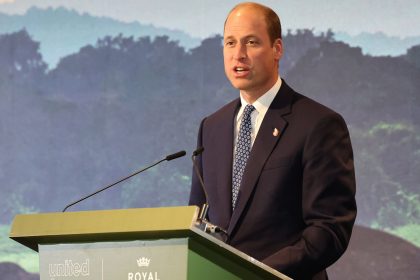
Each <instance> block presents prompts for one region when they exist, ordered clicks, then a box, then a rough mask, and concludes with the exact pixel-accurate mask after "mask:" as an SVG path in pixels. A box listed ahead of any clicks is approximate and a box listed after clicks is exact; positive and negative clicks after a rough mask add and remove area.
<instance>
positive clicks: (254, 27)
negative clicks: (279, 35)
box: [224, 8, 268, 37]
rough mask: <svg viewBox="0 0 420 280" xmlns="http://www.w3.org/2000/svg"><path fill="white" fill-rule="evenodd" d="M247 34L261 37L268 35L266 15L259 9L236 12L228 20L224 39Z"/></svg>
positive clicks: (245, 9) (244, 9)
mask: <svg viewBox="0 0 420 280" xmlns="http://www.w3.org/2000/svg"><path fill="white" fill-rule="evenodd" d="M247 33H250V34H251V33H252V34H254V35H260V36H264V35H265V34H267V35H268V32H267V24H266V21H265V19H264V14H263V13H262V12H261V11H260V10H259V9H252V8H243V9H238V10H234V11H232V12H231V13H230V14H229V16H228V18H227V19H226V23H225V29H224V37H229V36H242V35H244V36H246V35H248V34H247Z"/></svg>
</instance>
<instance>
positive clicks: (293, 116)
mask: <svg viewBox="0 0 420 280" xmlns="http://www.w3.org/2000/svg"><path fill="white" fill-rule="evenodd" d="M239 107H240V100H239V98H238V99H236V100H234V101H232V102H231V103H229V104H227V105H226V106H224V107H223V108H221V109H220V110H218V111H217V112H215V113H214V114H212V115H210V116H209V117H207V118H205V119H204V120H203V121H202V123H201V126H200V130H199V135H198V141H197V142H198V144H197V146H198V147H200V146H202V147H204V152H203V154H202V155H201V156H200V157H199V158H198V159H197V161H198V162H197V163H198V165H199V168H200V172H201V174H202V176H203V179H204V184H205V186H206V191H207V193H208V202H209V205H210V209H209V213H208V219H209V221H210V222H212V223H213V224H216V225H218V226H221V227H222V228H225V229H226V230H227V232H228V238H227V239H226V240H225V241H226V242H227V243H228V244H230V245H232V246H233V247H235V248H237V249H239V250H241V251H243V252H245V253H246V254H248V255H250V256H252V257H254V258H256V259H258V260H260V261H262V262H263V263H265V264H267V265H269V266H271V267H273V268H275V269H277V270H279V271H280V272H282V273H284V274H286V275H289V276H291V277H293V278H296V279H327V275H326V271H325V269H326V267H328V266H329V265H331V264H332V263H333V262H335V261H336V260H337V259H338V258H339V257H340V256H341V255H342V254H343V252H344V251H345V249H346V248H347V245H348V242H349V239H350V235H351V231H352V227H353V224H354V220H355V217H356V202H355V188H356V186H355V177H354V165H353V152H352V147H351V143H350V136H349V133H348V129H347V126H346V124H345V122H344V120H343V118H342V117H341V116H340V115H339V114H337V113H335V112H334V111H332V110H330V109H328V108H327V107H325V106H323V105H321V104H319V103H316V102H315V101H313V100H311V99H309V98H307V97H305V96H303V95H300V94H299V93H297V92H295V91H293V90H292V89H291V88H290V87H289V86H288V85H287V84H286V83H285V82H284V81H283V83H282V86H281V88H280V90H279V92H278V93H277V95H276V97H275V99H274V100H273V102H272V104H271V106H270V108H269V110H268V111H267V113H266V115H265V117H264V120H263V121H262V124H261V127H260V130H259V132H258V135H257V137H256V139H255V142H254V145H253V147H252V150H251V154H250V156H249V159H248V162H247V165H246V168H245V171H244V175H243V178H242V182H241V187H240V192H239V197H238V201H237V205H236V207H235V210H234V211H233V212H232V206H231V200H232V161H233V141H234V139H233V137H234V136H233V130H234V120H235V116H236V113H237V111H238V109H239ZM274 129H277V130H278V132H279V133H273V132H274ZM276 134H277V135H276ZM204 201H205V197H204V193H203V191H202V188H201V186H200V184H199V180H198V179H197V177H196V176H195V174H194V173H193V180H192V187H191V193H190V202H189V203H190V204H192V205H198V206H201V205H202V204H203V203H204Z"/></svg>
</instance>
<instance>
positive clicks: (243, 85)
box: [230, 79, 252, 90]
mask: <svg viewBox="0 0 420 280" xmlns="http://www.w3.org/2000/svg"><path fill="white" fill-rule="evenodd" d="M230 83H231V84H232V86H233V87H234V88H236V89H239V90H247V89H249V88H252V84H251V83H250V82H249V81H247V80H239V81H238V80H236V79H231V80H230Z"/></svg>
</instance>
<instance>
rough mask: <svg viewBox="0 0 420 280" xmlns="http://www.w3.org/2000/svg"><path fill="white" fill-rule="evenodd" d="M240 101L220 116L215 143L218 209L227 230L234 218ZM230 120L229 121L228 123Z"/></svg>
mask: <svg viewBox="0 0 420 280" xmlns="http://www.w3.org/2000/svg"><path fill="white" fill-rule="evenodd" d="M240 104H241V103H240V99H236V100H234V101H233V102H232V103H231V104H229V105H228V106H227V107H226V108H225V110H224V112H223V114H221V115H220V119H219V120H220V121H219V122H217V123H218V126H219V127H218V133H215V134H214V135H216V136H217V138H216V139H214V142H215V143H217V145H218V147H220V149H218V150H217V151H218V152H217V158H218V160H217V166H215V168H217V170H220V174H219V175H218V178H217V180H216V182H217V188H215V190H216V191H217V199H218V201H219V205H220V208H219V209H217V211H218V213H219V214H220V216H221V220H222V221H221V222H222V224H219V226H222V227H223V228H224V229H227V227H228V225H229V221H230V218H231V216H232V164H233V141H234V140H233V130H234V121H235V116H236V112H237V110H238V109H239V107H240ZM226 120H228V121H226Z"/></svg>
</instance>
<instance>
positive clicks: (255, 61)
mask: <svg viewBox="0 0 420 280" xmlns="http://www.w3.org/2000/svg"><path fill="white" fill-rule="evenodd" d="M223 45H224V46H223V56H224V64H225V72H226V76H227V77H228V79H229V80H230V82H231V83H232V85H233V86H234V87H235V88H237V89H239V90H241V91H242V92H243V93H244V94H245V95H246V96H248V97H250V98H251V99H252V100H253V101H255V100H256V99H258V97H260V96H261V95H263V94H264V93H265V92H267V91H268V90H269V89H270V88H271V87H272V86H273V85H274V84H275V82H276V81H277V77H278V61H279V60H280V57H281V55H282V42H281V39H277V40H276V41H275V42H274V44H271V42H270V38H269V35H268V31H267V24H266V22H265V20H264V18H263V15H262V14H261V13H260V12H259V11H258V10H257V11H256V10H255V9H251V8H250V7H245V8H239V9H237V10H235V11H233V12H232V13H231V14H230V15H229V17H228V19H227V21H226V24H225V30H224V44H223Z"/></svg>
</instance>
